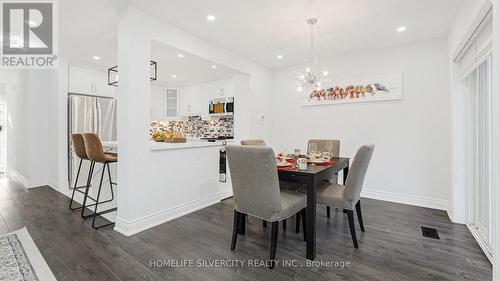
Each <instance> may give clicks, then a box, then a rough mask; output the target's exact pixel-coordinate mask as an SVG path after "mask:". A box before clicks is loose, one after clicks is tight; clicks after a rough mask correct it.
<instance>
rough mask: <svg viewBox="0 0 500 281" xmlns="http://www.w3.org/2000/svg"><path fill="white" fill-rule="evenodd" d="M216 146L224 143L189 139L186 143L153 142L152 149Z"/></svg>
mask: <svg viewBox="0 0 500 281" xmlns="http://www.w3.org/2000/svg"><path fill="white" fill-rule="evenodd" d="M216 146H222V143H218V142H206V141H187V142H185V143H167V142H152V143H151V150H152V151H157V150H169V149H190V148H203V147H216Z"/></svg>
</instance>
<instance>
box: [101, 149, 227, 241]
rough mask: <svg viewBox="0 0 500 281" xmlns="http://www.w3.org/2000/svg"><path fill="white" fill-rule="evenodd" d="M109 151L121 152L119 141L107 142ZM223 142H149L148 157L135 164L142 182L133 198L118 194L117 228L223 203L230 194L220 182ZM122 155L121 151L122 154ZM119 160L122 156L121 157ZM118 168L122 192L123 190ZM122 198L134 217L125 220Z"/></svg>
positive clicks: (140, 226)
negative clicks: (121, 207)
mask: <svg viewBox="0 0 500 281" xmlns="http://www.w3.org/2000/svg"><path fill="white" fill-rule="evenodd" d="M103 146H104V147H105V150H108V149H113V150H118V151H119V144H118V143H116V142H103ZM222 147H223V144H222V143H220V142H206V141H199V140H193V141H188V142H186V143H156V142H153V141H151V142H150V143H149V151H150V153H147V157H146V158H145V159H144V162H142V163H134V164H135V165H137V166H136V167H137V170H140V171H142V172H141V175H142V179H143V180H142V182H140V183H136V184H134V185H133V186H134V190H133V194H134V196H133V198H125V199H124V198H120V197H118V216H117V218H116V226H115V230H117V231H118V232H120V233H122V234H124V235H127V236H128V235H133V234H135V233H138V232H140V231H143V230H146V229H148V228H151V227H154V226H156V225H159V224H162V223H164V222H167V221H170V220H173V219H175V218H178V217H180V216H183V215H186V214H188V213H191V212H194V211H196V210H199V209H202V208H205V207H207V206H210V205H213V204H216V203H218V202H220V200H221V199H223V198H225V197H227V195H225V193H224V192H223V190H222V189H223V187H222V185H221V183H220V182H219V154H220V153H219V152H220V149H221V148H222ZM119 155H120V153H119ZM119 161H121V160H120V156H119ZM121 178H122V177H121V176H120V172H119V171H118V187H117V189H118V191H120V180H121ZM121 200H128V202H127V201H125V202H124V203H126V204H129V205H130V206H132V208H133V211H134V214H133V219H123V218H122V216H121V214H120V202H121Z"/></svg>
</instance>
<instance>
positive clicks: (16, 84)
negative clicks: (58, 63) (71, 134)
mask: <svg viewBox="0 0 500 281" xmlns="http://www.w3.org/2000/svg"><path fill="white" fill-rule="evenodd" d="M2 77H4V79H7V80H8V88H7V93H6V98H5V100H6V104H7V126H6V134H7V159H6V166H7V171H8V173H9V174H10V175H12V176H13V177H14V178H15V179H16V180H18V181H20V182H21V183H22V184H24V185H25V186H27V187H35V186H41V185H47V184H49V183H51V182H53V180H51V178H53V177H56V178H57V176H58V172H57V165H58V160H57V156H58V152H57V151H58V148H57V145H58V143H57V136H56V135H55V132H56V130H57V128H58V127H57V124H56V123H55V122H53V121H54V120H51V118H55V115H56V114H57V105H56V104H54V102H55V101H56V100H57V93H58V92H57V85H58V84H57V83H58V80H57V72H56V71H47V70H31V71H10V72H3V73H2Z"/></svg>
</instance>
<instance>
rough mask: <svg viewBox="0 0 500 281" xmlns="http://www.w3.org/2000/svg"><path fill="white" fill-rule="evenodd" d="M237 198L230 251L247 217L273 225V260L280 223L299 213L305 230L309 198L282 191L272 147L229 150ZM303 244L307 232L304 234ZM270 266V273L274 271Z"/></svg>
mask: <svg viewBox="0 0 500 281" xmlns="http://www.w3.org/2000/svg"><path fill="white" fill-rule="evenodd" d="M226 153H227V160H228V163H229V170H230V172H231V181H232V185H233V197H234V205H235V206H234V226H233V237H232V241H231V250H234V249H235V247H236V240H237V237H238V233H240V228H241V227H242V225H244V218H245V216H246V215H250V216H253V217H257V218H260V219H262V220H264V221H268V222H271V224H272V230H271V251H270V252H271V253H270V259H271V261H274V260H275V258H276V245H277V241H278V228H279V227H278V223H279V222H280V221H282V220H285V219H287V218H289V217H291V216H293V215H295V214H297V213H298V212H301V213H302V214H303V216H302V217H303V218H304V219H303V220H302V223H303V227H304V229H306V226H305V224H306V221H305V217H306V215H305V212H306V206H307V203H306V195H305V194H302V193H298V192H290V191H286V190H280V186H279V180H278V171H277V168H276V161H275V154H274V151H273V149H272V148H270V147H257V146H235V145H229V146H227V147H226ZM304 240H306V237H305V231H304ZM274 264H275V263H274V262H272V263H271V269H272V268H273V267H274Z"/></svg>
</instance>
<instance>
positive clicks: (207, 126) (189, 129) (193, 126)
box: [149, 117, 234, 138]
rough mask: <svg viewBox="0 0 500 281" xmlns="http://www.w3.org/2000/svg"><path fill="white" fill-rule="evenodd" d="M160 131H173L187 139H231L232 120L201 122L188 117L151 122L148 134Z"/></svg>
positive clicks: (196, 118) (232, 133)
mask: <svg viewBox="0 0 500 281" xmlns="http://www.w3.org/2000/svg"><path fill="white" fill-rule="evenodd" d="M161 131H164V132H172V131H173V132H176V133H178V134H181V135H183V136H186V137H187V138H217V137H233V136H234V118H233V117H222V118H219V119H213V120H202V119H201V117H188V119H186V120H175V121H174V120H169V121H151V126H150V129H149V133H150V134H153V133H154V132H161Z"/></svg>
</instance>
